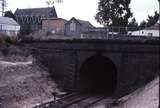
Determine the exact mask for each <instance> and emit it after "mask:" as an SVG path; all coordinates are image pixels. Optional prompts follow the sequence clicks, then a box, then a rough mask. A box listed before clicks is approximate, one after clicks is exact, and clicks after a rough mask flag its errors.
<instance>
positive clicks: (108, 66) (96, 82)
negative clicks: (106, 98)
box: [80, 55, 117, 95]
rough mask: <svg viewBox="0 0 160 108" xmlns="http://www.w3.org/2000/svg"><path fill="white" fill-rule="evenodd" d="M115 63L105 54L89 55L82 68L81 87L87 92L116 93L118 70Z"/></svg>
mask: <svg viewBox="0 0 160 108" xmlns="http://www.w3.org/2000/svg"><path fill="white" fill-rule="evenodd" d="M116 71H117V70H116V67H115V65H114V63H113V62H112V61H111V60H110V59H108V58H107V57H105V56H102V55H96V56H92V57H89V58H88V59H87V60H86V61H85V62H84V63H83V64H82V66H81V69H80V82H81V84H80V86H81V87H80V88H81V90H82V91H85V92H105V93H107V94H108V95H112V94H113V93H114V90H115V87H116V81H117V72H116Z"/></svg>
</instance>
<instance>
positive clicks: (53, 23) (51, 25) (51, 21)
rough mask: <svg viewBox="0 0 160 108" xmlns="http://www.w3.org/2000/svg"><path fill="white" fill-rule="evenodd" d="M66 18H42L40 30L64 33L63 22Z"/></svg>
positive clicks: (65, 21)
mask: <svg viewBox="0 0 160 108" xmlns="http://www.w3.org/2000/svg"><path fill="white" fill-rule="evenodd" d="M66 23H67V20H65V19H62V18H44V19H42V30H43V31H44V32H48V31H50V32H52V33H53V34H60V35H64V31H65V24H66Z"/></svg>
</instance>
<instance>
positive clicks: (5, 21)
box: [0, 16, 19, 26]
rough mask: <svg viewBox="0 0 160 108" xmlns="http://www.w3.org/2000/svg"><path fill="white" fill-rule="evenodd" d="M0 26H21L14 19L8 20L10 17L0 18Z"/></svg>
mask: <svg viewBox="0 0 160 108" xmlns="http://www.w3.org/2000/svg"><path fill="white" fill-rule="evenodd" d="M0 24H7V25H17V26H19V24H18V23H17V22H16V21H15V20H14V19H12V18H8V17H1V16H0Z"/></svg>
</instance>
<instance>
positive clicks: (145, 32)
mask: <svg viewBox="0 0 160 108" xmlns="http://www.w3.org/2000/svg"><path fill="white" fill-rule="evenodd" d="M159 31H160V29H159V23H156V24H155V25H154V26H152V27H149V28H145V29H142V30H138V31H130V32H128V34H129V35H132V36H150V37H152V36H153V37H159V35H160V32H159Z"/></svg>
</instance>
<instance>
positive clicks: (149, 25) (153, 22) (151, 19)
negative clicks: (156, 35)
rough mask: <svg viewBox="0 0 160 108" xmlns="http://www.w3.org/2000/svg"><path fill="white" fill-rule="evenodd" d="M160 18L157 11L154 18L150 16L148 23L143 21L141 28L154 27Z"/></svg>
mask: <svg viewBox="0 0 160 108" xmlns="http://www.w3.org/2000/svg"><path fill="white" fill-rule="evenodd" d="M159 17H160V14H159V13H158V12H157V11H155V13H154V15H153V16H150V15H148V18H147V20H146V21H144V20H143V21H142V22H141V23H140V25H139V27H140V28H141V27H151V26H154V25H155V24H156V23H157V21H158V20H159Z"/></svg>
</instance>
